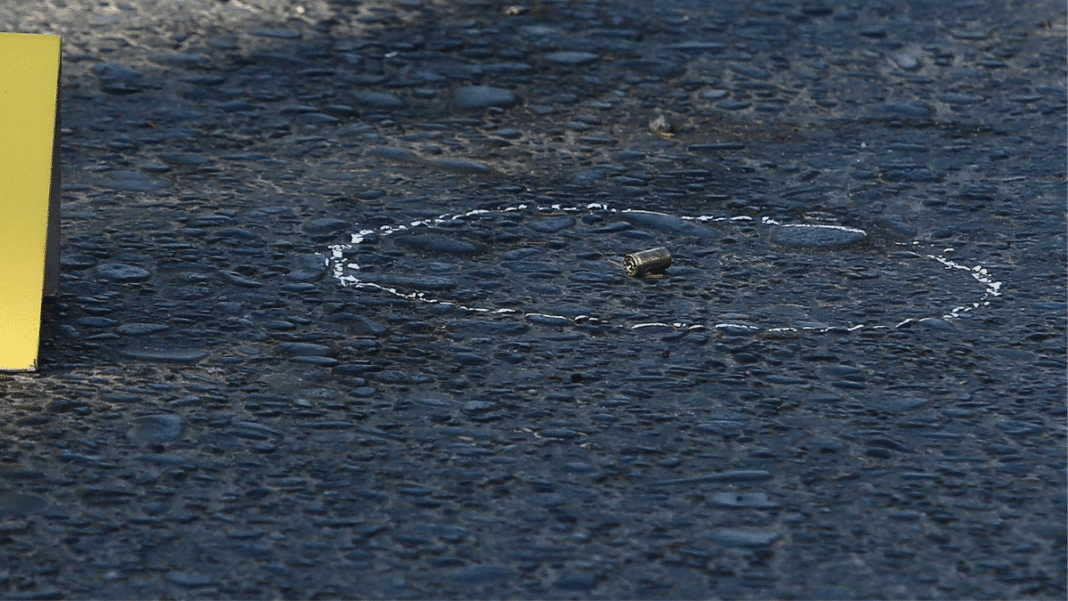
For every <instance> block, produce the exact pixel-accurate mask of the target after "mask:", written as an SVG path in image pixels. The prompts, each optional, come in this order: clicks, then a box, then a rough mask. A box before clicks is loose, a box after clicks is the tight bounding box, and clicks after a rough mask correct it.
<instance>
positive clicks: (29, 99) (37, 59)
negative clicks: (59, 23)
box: [0, 33, 61, 371]
mask: <svg viewBox="0 0 1068 601" xmlns="http://www.w3.org/2000/svg"><path fill="white" fill-rule="evenodd" d="M60 43H61V40H60V38H59V36H54V35H36V34H19V33H0V371H33V370H35V369H37V352H38V345H39V343H40V333H41V303H42V300H43V297H44V296H45V295H46V294H47V295H50V296H55V295H56V294H57V293H58V289H59V163H60V161H59V136H60V112H59V108H60V107H59V90H60V63H61V58H60Z"/></svg>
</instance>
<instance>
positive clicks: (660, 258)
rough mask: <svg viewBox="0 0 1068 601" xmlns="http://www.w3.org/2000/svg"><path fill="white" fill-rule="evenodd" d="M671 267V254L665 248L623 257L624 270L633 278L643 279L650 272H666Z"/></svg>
mask: <svg viewBox="0 0 1068 601" xmlns="http://www.w3.org/2000/svg"><path fill="white" fill-rule="evenodd" d="M668 267H671V253H670V252H668V249H666V248H664V247H660V248H653V249H650V250H643V251H641V252H636V253H631V254H629V255H626V256H625V257H623V269H624V270H625V271H626V272H627V275H629V276H631V277H642V276H644V275H645V274H647V273H649V272H654V271H664V270H665V269H667V268H668Z"/></svg>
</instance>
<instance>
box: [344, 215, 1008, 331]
mask: <svg viewBox="0 0 1068 601" xmlns="http://www.w3.org/2000/svg"><path fill="white" fill-rule="evenodd" d="M591 213H599V214H601V215H611V216H613V217H614V218H617V219H619V221H617V222H615V224H616V225H618V224H621V223H628V222H629V223H632V224H635V227H634V229H630V228H626V229H622V226H619V227H620V229H618V230H617V231H610V229H609V230H605V227H606V226H607V227H608V228H611V227H612V224H607V222H606V223H605V224H601V225H600V229H598V228H595V227H587V228H586V229H587V231H586V232H581V233H582V234H584V235H586V236H587V238H586V240H587V241H589V240H591V237H597V236H599V242H601V244H600V246H601V247H602V248H603V247H605V246H612V247H616V248H614V249H613V250H612V251H609V252H607V253H598V254H602V256H601V257H600V259H599V260H598V261H596V262H598V263H599V270H600V275H598V272H595V271H579V272H574V273H572V274H571V275H572V276H573V277H572V279H571V280H569V279H568V274H566V273H561V272H558V276H557V278H556V279H557V280H558V283H560V284H561V285H563V286H564V288H566V286H567V284H569V283H570V284H572V285H573V284H574V283H575V282H576V281H577V282H579V283H580V284H590V283H593V284H594V285H597V284H600V287H601V289H604V288H606V286H605V285H606V284H616V285H618V284H623V283H626V280H628V279H629V278H626V276H624V275H623V266H622V260H623V255H625V254H626V253H628V252H634V251H637V250H642V249H643V248H645V246H648V247H650V248H651V247H653V246H660V245H666V246H668V247H669V248H672V252H673V253H674V252H675V249H676V248H678V249H681V250H682V251H683V252H684V253H687V252H689V251H693V250H694V249H695V248H698V249H699V250H700V251H701V252H700V253H699V254H701V255H704V256H708V255H712V260H717V257H716V255H719V257H723V256H725V255H728V254H731V255H732V256H733V257H734V259H735V263H736V264H735V265H734V267H737V266H738V264H737V263H738V260H741V262H742V264H743V265H744V263H745V262H746V261H745V259H746V255H747V254H748V253H751V254H752V257H751V258H752V260H753V261H754V262H763V264H764V265H765V266H766V265H767V263H766V261H767V260H768V259H769V258H776V257H778V258H781V259H784V260H787V261H793V264H794V268H793V269H792V270H791V271H793V272H794V273H793V278H792V279H791V278H790V277H786V274H784V273H775V272H768V270H767V269H766V268H765V269H763V270H758V271H762V273H761V274H760V277H761V278H764V279H763V280H761V283H763V284H765V285H764V286H761V287H759V288H758V294H750V295H744V294H743V295H742V298H740V299H738V301H737V302H735V303H734V305H733V306H730V307H726V308H725V307H722V306H718V307H715V309H716V310H717V311H718V312H719V314H720V318H719V319H696V318H694V317H693V315H692V313H693V312H687V314H686V315H681V314H680V315H677V316H671V315H667V314H666V310H668V309H670V306H669V305H671V304H672V301H675V300H681V301H683V302H685V303H689V304H690V305H691V306H707V305H708V304H709V297H708V296H707V295H700V293H701V292H702V290H701V289H700V288H699V287H698V288H695V287H694V286H685V287H683V286H676V287H675V288H667V289H661V290H660V291H659V292H660V293H659V294H658V295H657V299H659V300H661V301H662V302H663V305H664V307H663V309H664V310H661V311H659V312H656V311H648V303H647V302H646V303H642V302H641V301H647V300H648V298H647V297H649V296H650V295H649V294H642V293H639V294H636V295H633V296H634V299H635V300H637V301H638V302H639V304H641V305H642V309H643V311H641V312H644V313H650V314H651V315H650V317H651V318H650V319H649V320H648V321H637V322H630V323H625V324H620V323H612V322H614V321H618V319H617V318H619V315H618V312H617V311H607V312H606V313H612V315H606V314H599V313H598V311H596V310H592V311H589V312H587V313H582V314H575V313H574V312H571V314H569V315H563V314H558V313H554V312H553V311H551V310H549V307H552V306H553V305H560V304H566V302H567V301H566V300H559V301H554V300H552V299H547V298H542V297H540V296H539V297H538V298H532V297H531V296H529V295H528V296H527V298H526V299H525V301H522V302H521V301H520V300H519V299H517V298H516V297H515V296H511V295H509V294H508V291H503V292H501V293H496V294H487V296H488V298H485V299H480V300H478V301H475V302H470V301H464V300H462V299H460V298H457V295H456V294H454V291H455V288H457V287H458V285H457V282H456V280H455V279H451V278H460V279H462V278H464V277H465V276H468V275H469V274H471V273H472V272H474V273H475V275H474V277H482V276H479V275H478V273H479V272H484V271H485V270H486V269H487V268H489V269H491V270H492V269H494V268H500V267H502V266H503V265H507V263H506V262H505V261H506V260H507V258H506V256H505V255H506V254H508V251H502V252H500V253H470V255H471V256H463V257H457V256H455V255H461V254H462V255H467V254H468V253H466V252H465V253H459V252H454V253H452V254H453V255H454V256H452V257H444V258H443V257H441V256H437V257H434V256H430V257H427V253H425V252H420V251H419V250H418V249H413V248H411V245H410V244H406V245H404V247H403V251H404V255H405V260H406V261H408V263H407V264H409V265H416V266H421V267H424V268H425V271H423V272H422V273H418V272H411V271H405V273H404V274H403V275H402V274H398V273H390V272H388V271H385V272H384V271H379V270H375V269H372V270H371V271H365V270H363V269H361V266H360V260H361V259H360V257H361V256H362V257H374V256H375V255H376V253H377V252H378V249H379V247H377V246H376V244H381V243H382V242H383V241H385V240H386V239H388V238H390V237H393V239H394V241H396V240H397V239H399V238H400V236H408V235H412V234H417V235H418V234H422V235H425V234H439V235H441V236H442V239H444V240H451V241H452V242H453V243H457V244H454V246H458V247H459V246H460V245H465V244H468V243H466V242H460V241H459V240H457V239H455V238H452V236H455V235H457V232H462V229H461V228H462V227H464V224H465V222H466V221H467V220H471V219H485V218H492V217H499V216H507V217H510V218H513V219H520V220H525V221H526V222H527V225H528V226H529V225H531V224H539V223H541V220H544V223H545V224H546V225H548V226H549V229H550V230H551V231H552V233H553V234H555V233H556V232H558V231H560V230H567V229H570V228H574V229H579V228H580V226H582V225H583V224H582V223H581V222H580V221H577V220H576V221H574V223H573V224H569V225H566V226H563V227H559V228H558V229H554V228H555V227H556V226H555V225H554V224H552V223H550V222H549V220H551V219H553V218H554V217H563V218H566V217H567V216H570V217H576V218H581V217H582V216H583V215H586V214H591ZM658 221H659V222H658ZM512 225H515V224H512ZM743 227H744V228H749V230H750V231H753V230H755V231H757V232H759V233H760V236H759V237H760V238H762V239H763V240H762V241H761V242H760V243H759V244H761V245H762V246H761V247H759V248H756V247H746V246H745V245H742V244H737V240H735V239H734V238H732V236H737V237H739V238H741V237H740V236H738V233H739V231H738V230H739V229H740V228H743ZM517 229H519V228H517ZM531 229H535V228H533V227H532V228H531ZM658 230H659V231H658ZM700 230H703V231H700ZM710 230H712V231H714V232H715V234H714V235H715V237H717V238H720V240H719V241H710V240H708V238H710V237H712V236H705V235H704V232H707V231H710ZM535 231H541V232H542V234H541V235H538V236H535V237H533V240H532V241H534V242H547V241H550V240H552V239H553V238H552V234H549V235H546V234H545V233H544V232H545V230H544V229H542V230H535ZM626 231H632V232H633V231H639V232H646V234H641V235H639V234H632V236H634V237H636V238H638V239H637V240H626V241H622V240H618V239H613V236H614V235H616V234H620V233H623V232H626ZM773 233H776V234H777V236H776V235H772V234H773ZM650 234H651V235H650ZM821 236H823V237H826V236H831V238H830V239H821ZM643 237H646V238H648V240H647V241H642V238H643ZM701 238H705V239H704V240H701ZM866 238H867V235H866V233H865V232H864V231H863V230H860V229H856V228H850V227H845V226H841V225H830V224H809V223H796V224H794V223H782V222H780V221H776V220H774V219H771V218H768V217H763V218H753V217H748V216H740V217H716V216H709V215H696V216H689V215H683V216H673V215H668V214H665V213H657V212H651V211H643V210H634V209H613V208H611V207H609V206H608V205H605V204H601V203H592V204H589V205H587V206H585V207H564V206H561V205H552V206H548V207H545V206H531V205H526V204H519V205H516V206H511V207H505V208H500V209H496V210H487V209H478V210H472V211H467V212H464V213H456V214H451V213H450V214H442V215H439V216H437V217H434V218H428V219H418V220H412V221H410V222H408V223H406V224H400V225H382V226H379V227H377V228H362V229H358V231H357V232H356V233H354V234H352V236H351V241H350V243H349V244H337V245H332V246H330V248H329V253H328V256H326V257H325V260H326V264H327V267H328V269H329V270H330V273H331V274H332V277H333V278H334V279H335V280H336V281H337V282H338V283H339V284H340V285H341V286H344V287H351V288H354V289H364V290H374V291H379V292H383V293H387V294H389V295H393V296H396V297H399V298H404V299H409V300H413V301H418V302H422V303H428V304H439V305H446V304H448V305H452V306H453V307H455V308H456V309H458V310H462V311H468V312H472V313H477V314H487V315H500V316H514V317H519V318H526V319H528V320H530V321H532V322H533V323H540V324H581V323H592V324H600V325H609V326H614V327H618V328H621V329H626V330H631V331H638V330H644V329H646V328H653V329H665V330H675V331H678V330H706V329H712V328H714V329H718V330H721V331H726V332H728V333H734V334H756V333H760V332H767V333H786V332H796V331H802V330H810V331H817V332H821V331H830V330H846V331H857V330H861V329H897V328H902V327H906V326H908V325H909V324H912V323H916V322H921V323H922V322H926V323H927V325H930V326H932V327H934V328H936V329H952V328H953V323H954V322H955V321H958V320H960V319H962V318H965V317H967V316H968V314H969V313H971V312H973V311H976V310H979V309H981V308H982V307H984V306H988V305H989V304H990V300H991V299H992V298H994V297H998V296H1001V293H1002V286H1003V285H1002V282H1001V281H998V280H997V279H996V278H995V276H994V275H993V274H992V273H991V272H990V271H989V269H987V268H986V267H983V266H982V265H972V266H970V265H968V264H966V263H964V262H960V261H958V260H954V259H953V258H951V256H952V255H953V254H954V249H952V248H946V247H945V246H944V245H943V246H939V245H935V244H931V243H926V242H920V241H914V240H913V241H907V242H893V243H890V244H889V245H885V246H886V248H885V252H884V251H881V250H877V249H876V250H872V251H864V252H865V254H864V255H863V259H864V260H869V259H870V258H871V257H875V258H876V259H877V260H881V261H882V263H883V264H882V265H881V266H878V267H880V268H881V271H879V272H878V275H871V273H870V272H867V271H865V267H866V266H865V265H863V264H861V265H856V266H855V267H856V268H857V269H858V270H859V271H858V272H857V273H856V274H850V275H849V278H850V279H852V280H853V281H856V282H859V283H856V284H849V283H843V280H842V276H843V272H842V260H841V259H840V258H837V257H835V255H837V254H839V253H841V252H842V250H843V249H844V250H846V251H852V250H855V247H856V243H858V242H864V241H865V239H866ZM723 239H728V240H730V241H731V244H730V246H732V247H739V248H731V249H728V248H727V246H728V245H727V244H725V243H723V242H726V240H723ZM768 240H771V243H769V242H768ZM777 240H778V242H777V243H776V241H777ZM783 240H786V241H785V242H783ZM798 240H800V241H801V242H797V241H798ZM805 240H815V242H812V243H811V245H810V246H806V244H805V242H804V241H805ZM828 240H829V241H828ZM836 240H843V241H846V242H845V243H843V244H840V245H838V246H835V241H836ZM372 242H373V243H374V244H372ZM446 244H447V243H446ZM508 246H509V247H510V250H511V251H513V252H514V251H516V250H518V249H532V250H531V252H537V253H541V252H543V251H542V249H539V248H538V247H536V246H523V245H522V244H521V243H516V244H510V245H508ZM513 247H514V248H513ZM397 248H401V247H400V246H398V247H397ZM462 248H466V246H464V247H462ZM472 248H473V246H472ZM814 248H819V249H821V250H814ZM364 250H366V252H362V251H364ZM446 251H448V249H446ZM430 254H431V255H433V253H430ZM444 254H449V253H448V252H445V253H444ZM579 255H580V256H581V255H582V253H579ZM768 255H770V257H769V256H768ZM689 256H691V257H692V254H691V255H689ZM853 256H857V255H856V254H855V253H854V255H853ZM449 258H453V259H457V258H459V259H460V260H459V261H457V262H456V264H455V265H450V264H446V263H442V262H441V261H442V260H448V259H449ZM521 258H522V257H521ZM513 260H514V257H513ZM561 262H581V261H580V259H578V258H576V257H568V256H555V257H551V259H550V261H548V262H546V264H545V265H546V267H552V266H555V267H552V268H554V269H555V268H556V267H559V266H561ZM706 262H707V261H706ZM584 263H585V264H586V265H587V268H588V264H589V263H591V262H590V261H585V262H584ZM833 263H838V267H837V269H835V270H832V271H831V272H830V273H828V272H827V269H828V266H829V264H833ZM691 264H692V261H691ZM887 265H890V266H891V267H892V268H891V269H887V268H886V266H887ZM450 269H451V271H452V273H448V274H447V277H442V275H441V272H442V270H446V271H448V270H450ZM727 269H729V267H727V266H725V265H723V262H722V259H721V258H720V259H719V260H718V261H717V264H716V265H715V266H713V267H711V268H709V267H705V266H703V265H702V266H701V267H700V268H695V267H693V266H692V265H691V266H690V267H685V266H683V267H682V268H681V269H676V268H673V269H672V270H669V275H678V276H681V279H683V280H685V281H693V282H697V283H704V284H705V287H704V288H705V289H704V292H708V293H710V294H712V295H713V297H712V298H718V296H719V295H718V293H717V289H716V288H717V287H716V283H717V282H720V281H722V280H723V279H724V278H728V277H729V276H730V274H729V273H726V271H727ZM902 271H904V273H902ZM799 272H803V273H799ZM865 274H868V275H865ZM517 275H519V276H523V275H524V274H523V273H522V272H520V273H518V274H517ZM836 275H837V276H839V277H837V278H835V277H834V276H836ZM448 276H451V277H448ZM579 276H582V277H579ZM886 276H889V277H886ZM962 276H963V277H962ZM505 277H506V278H507V275H505ZM528 277H540V278H544V277H545V274H544V273H541V274H536V275H535V276H529V274H528ZM880 277H881V278H882V280H881V282H880V283H879V285H878V286H877V287H887V286H889V287H890V288H891V289H892V297H888V296H886V295H884V294H883V292H878V291H877V292H876V294H878V295H882V296H877V297H876V300H877V302H878V303H880V304H885V305H888V306H891V305H892V306H900V305H901V304H903V303H902V301H903V299H914V298H920V297H923V296H931V297H932V298H930V299H928V301H929V303H928V305H929V306H924V304H923V303H922V302H920V303H919V304H910V305H909V306H907V307H905V308H903V309H902V310H900V311H896V312H895V311H893V310H889V311H885V312H883V314H882V315H878V316H876V317H875V318H873V319H862V318H857V317H855V316H852V315H848V314H855V313H863V312H869V313H875V311H872V309H873V307H871V306H870V303H868V304H867V305H866V306H857V304H856V303H854V304H850V303H849V302H848V300H847V302H842V299H840V298H839V299H838V302H837V303H828V304H827V305H826V308H823V309H822V310H821V309H819V308H809V307H805V306H804V304H803V303H805V302H806V301H807V302H808V303H809V304H815V305H820V304H821V303H823V302H824V301H822V300H820V299H819V298H817V291H819V290H824V289H827V288H828V287H838V288H842V287H846V288H848V289H851V290H858V291H863V290H865V287H869V288H870V287H872V286H873V283H872V282H874V281H875V280H877V279H878V278H880ZM955 278H956V279H955ZM679 280H680V278H671V279H669V280H668V281H669V282H679ZM888 280H893V281H888ZM798 282H801V283H802V284H801V285H802V288H801V289H796V288H794V286H795V285H797V284H798ZM938 283H944V284H945V287H944V288H942V289H936V288H937V286H938ZM475 285H476V286H477V283H476V284H475ZM669 285H670V284H669ZM617 287H618V286H617ZM743 287H748V284H746V285H745V286H743ZM805 287H807V288H809V289H810V290H811V291H812V292H807V291H806V289H805ZM533 288H534V289H537V288H538V286H533ZM755 288H756V287H755ZM769 289H770V290H771V291H772V292H773V294H771V295H762V294H760V293H759V291H760V290H763V291H765V292H766V291H767V290H769ZM465 292H470V291H465ZM589 293H590V292H589V291H585V292H582V293H579V296H581V295H583V294H589ZM807 294H811V296H808V295H807ZM460 296H462V295H460ZM565 296H566V295H565ZM768 298H778V299H780V301H782V302H781V303H780V304H776V302H775V301H770V300H767V299H768ZM568 300H572V301H574V299H573V298H571V299H568ZM624 300H625V299H624ZM617 301H618V299H617ZM794 301H796V302H798V303H802V304H800V305H793V304H792V302H794ZM506 305H507V306H506ZM783 307H797V308H798V309H799V311H798V314H797V315H793V316H792V323H789V324H785V323H783V320H782V319H775V318H768V317H767V316H768V315H774V314H778V313H786V314H789V313H790V310H789V309H787V310H783ZM653 313H656V315H655V316H653V315H652V314H653ZM706 313H707V312H706ZM811 313H817V314H819V313H822V314H823V318H813V317H811ZM754 316H762V317H764V319H761V318H760V317H754ZM787 321H790V316H789V315H788V316H787ZM765 322H766V323H765Z"/></svg>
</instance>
